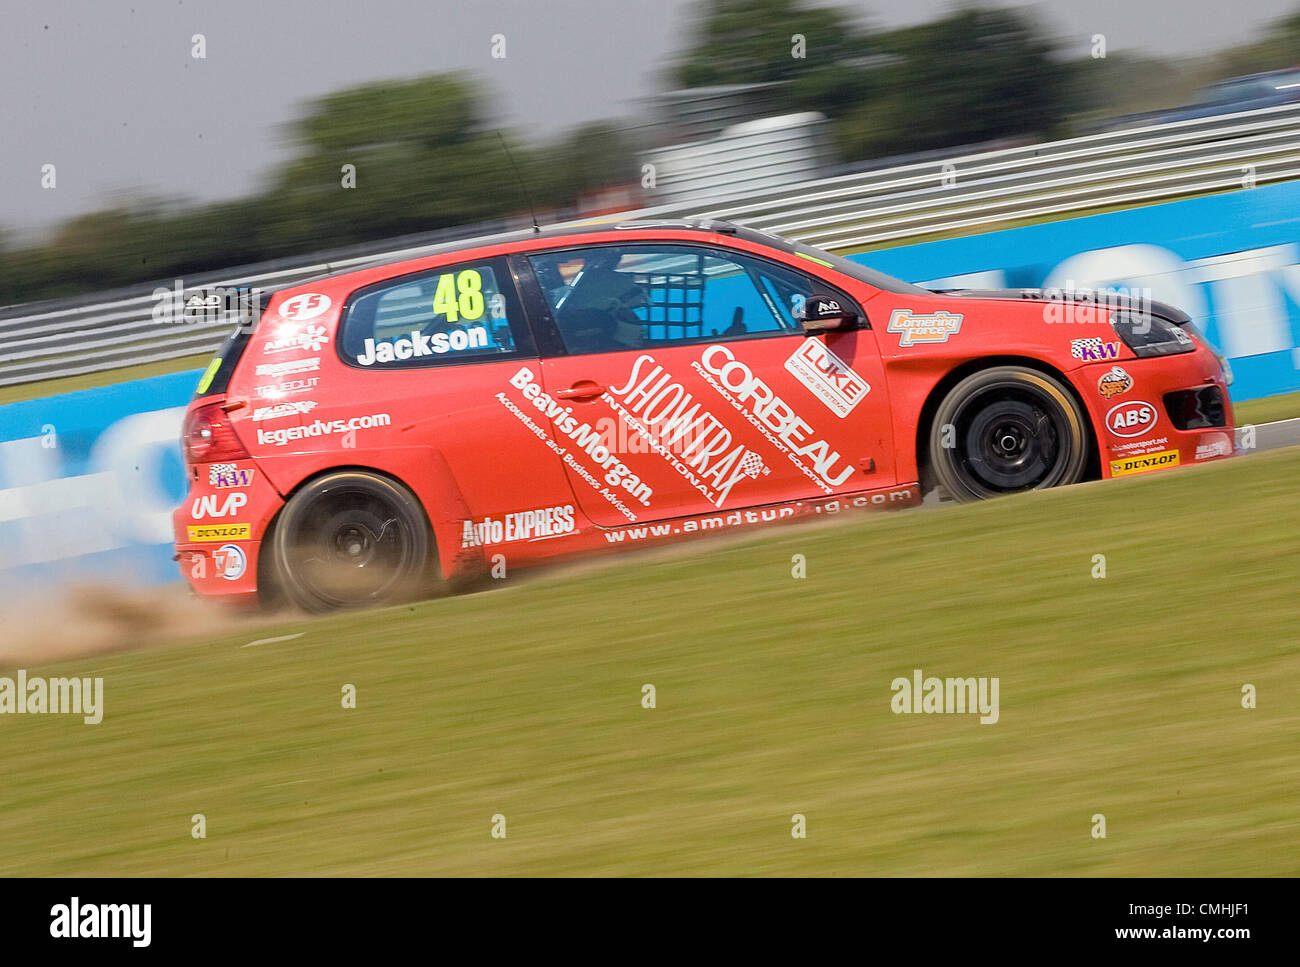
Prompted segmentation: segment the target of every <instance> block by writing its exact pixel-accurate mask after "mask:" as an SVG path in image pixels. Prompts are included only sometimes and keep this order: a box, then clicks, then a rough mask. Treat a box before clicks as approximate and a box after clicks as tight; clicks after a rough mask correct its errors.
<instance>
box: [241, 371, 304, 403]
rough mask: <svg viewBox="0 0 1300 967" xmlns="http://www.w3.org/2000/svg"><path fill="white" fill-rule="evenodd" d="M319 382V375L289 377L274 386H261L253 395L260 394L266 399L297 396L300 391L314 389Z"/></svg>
mask: <svg viewBox="0 0 1300 967" xmlns="http://www.w3.org/2000/svg"><path fill="white" fill-rule="evenodd" d="M319 383H320V377H319V376H311V377H309V378H307V379H289V380H285V381H284V382H282V383H276V384H275V385H274V386H259V387H257V388H256V389H254V390H253V395H255V396H260V397H261V398H262V399H264V400H265V399H270V400H279V399H284V397H286V396H297V395H298V394H299V393H306V392H308V391H309V390H314V389H315V388H316V386H317V385H318V384H319Z"/></svg>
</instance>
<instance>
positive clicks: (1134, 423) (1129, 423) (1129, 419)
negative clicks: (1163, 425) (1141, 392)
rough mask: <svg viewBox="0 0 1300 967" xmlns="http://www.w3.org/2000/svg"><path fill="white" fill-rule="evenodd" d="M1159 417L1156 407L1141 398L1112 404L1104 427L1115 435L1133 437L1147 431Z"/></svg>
mask: <svg viewBox="0 0 1300 967" xmlns="http://www.w3.org/2000/svg"><path fill="white" fill-rule="evenodd" d="M1157 419H1159V417H1158V415H1157V413H1156V408H1155V407H1154V406H1152V405H1151V404H1150V403H1146V402H1143V401H1142V400H1131V401H1129V402H1128V403H1120V404H1119V405H1118V406H1112V407H1111V408H1110V412H1109V413H1107V414H1106V429H1108V430H1110V432H1111V433H1113V434H1115V436H1122V437H1135V436H1141V435H1142V434H1143V433H1149V432H1150V431H1151V429H1152V428H1153V427H1154V426H1155V425H1156V420H1157Z"/></svg>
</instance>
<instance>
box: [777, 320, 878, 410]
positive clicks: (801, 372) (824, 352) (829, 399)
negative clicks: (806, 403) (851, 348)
mask: <svg viewBox="0 0 1300 967" xmlns="http://www.w3.org/2000/svg"><path fill="white" fill-rule="evenodd" d="M785 368H786V369H787V370H789V371H790V372H791V373H792V374H793V375H794V378H795V379H797V380H799V382H801V383H803V384H804V386H806V387H808V389H809V390H810V391H811V392H812V394H813V396H815V397H817V398H818V399H819V400H821V401H822V402H823V403H825V404H826V407H827V409H829V410H830V411H831V412H832V413H834V414H835V415H836V416H838V417H840V418H841V419H843V418H844V417H846V416H848V415H849V414H850V413H851V412H853V408H854V407H855V406H857V405H858V404H859V403H861V402H862V400H863V398H865V397H866V395H867V394H868V393H869V392H871V387H870V386H868V385H867V381H866V380H865V379H863V378H862V377H861V376H859V375H858V374H857V373H856V372H854V371H853V369H852V367H850V366H849V364H848V363H846V362H845V361H844V360H842V359H840V357H839V356H836V355H835V354H834V353H833V352H831V351H830V349H829V348H828V347H827V346H826V344H825V343H823V342H822V341H821V340H819V339H805V340H804V341H803V342H802V343H800V344H799V348H798V349H796V350H795V351H794V352H793V353H791V354H790V358H789V359H787V360H786V361H785Z"/></svg>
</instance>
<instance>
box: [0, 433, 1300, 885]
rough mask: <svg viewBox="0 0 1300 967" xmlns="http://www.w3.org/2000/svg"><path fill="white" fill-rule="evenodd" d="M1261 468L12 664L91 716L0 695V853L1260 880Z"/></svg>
mask: <svg viewBox="0 0 1300 967" xmlns="http://www.w3.org/2000/svg"><path fill="white" fill-rule="evenodd" d="M1298 478H1300V449H1296V450H1286V451H1278V452H1274V453H1265V454H1259V455H1254V456H1251V457H1247V458H1243V459H1239V460H1235V461H1228V462H1223V463H1218V464H1213V465H1208V466H1203V467H1193V468H1188V469H1186V470H1182V471H1179V472H1175V473H1167V474H1154V475H1148V476H1146V477H1135V478H1130V479H1124V480H1116V481H1110V482H1106V483H1102V484H1092V485H1084V486H1080V487H1076V488H1072V489H1069V490H1066V491H1054V492H1047V493H1041V494H1031V495H1027V496H1023V497H1016V498H1010V499H1006V500H1002V501H996V502H992V503H988V504H982V505H978V506H951V507H942V508H939V509H925V510H921V511H906V512H900V513H895V514H882V515H877V516H868V517H860V518H857V519H854V520H852V521H849V522H839V523H836V524H833V525H815V526H798V527H791V528H786V529H782V530H779V531H775V532H769V533H768V534H767V535H765V536H760V537H754V538H749V539H744V540H740V541H734V542H728V543H722V544H709V545H696V546H695V547H693V548H689V549H682V548H678V549H675V550H672V551H667V552H657V553H653V554H649V555H645V556H638V557H635V558H624V559H622V560H616V561H611V562H605V563H601V564H600V565H597V566H590V565H587V566H581V567H575V568H570V569H565V570H562V571H555V572H552V573H550V574H547V575H543V576H540V577H537V578H534V579H530V580H524V581H520V582H515V581H510V582H506V583H504V584H503V585H502V586H501V587H499V588H496V589H495V590H491V591H486V592H483V593H479V594H475V595H470V596H465V597H461V598H454V599H446V600H440V601H432V602H427V603H423V604H419V605H415V606H410V607H402V608H395V609H390V610H387V611H383V612H374V613H368V614H355V615H350V616H342V617H334V618H328V619H318V620H310V621H309V620H303V621H297V622H294V621H286V622H284V623H283V624H281V625H276V626H273V627H269V628H263V629H260V630H258V631H257V632H256V633H251V632H249V631H247V630H243V631H240V632H232V631H226V632H217V633H213V634H211V635H209V636H207V637H204V638H201V639H199V640H197V641H194V642H189V643H177V644H175V645H173V646H171V647H168V648H165V649H162V650H151V651H134V652H124V653H118V654H115V655H110V656H106V657H105V656H101V657H98V658H85V659H81V660H77V661H72V662H67V663H64V664H61V665H59V666H56V667H46V668H34V667H32V666H31V665H30V664H29V665H28V666H27V668H28V672H29V674H33V675H35V674H45V675H52V674H58V673H62V674H75V675H78V676H102V677H103V678H104V688H105V694H106V699H105V712H104V720H103V722H102V724H100V725H95V726H90V725H83V724H82V723H81V719H80V718H78V717H73V716H36V715H24V716H13V715H6V716H3V717H0V757H2V758H3V761H4V762H5V763H6V772H5V779H4V782H3V783H0V816H3V817H4V822H3V825H2V826H0V873H2V874H6V875H12V874H78V875H123V874H125V875H133V874H157V873H176V874H218V875H220V874H345V873H354V874H380V873H412V874H416V873H484V874H504V873H574V874H586V873H604V874H611V873H644V874H653V873H685V874H707V873H746V872H750V873H761V874H798V873H842V874H883V875H924V874H975V873H982V874H992V873H1019V874H1071V875H1088V874H1129V873H1172V874H1197V873H1201V874H1246V873H1290V874H1294V873H1297V872H1300V814H1298V813H1297V811H1296V803H1297V802H1298V801H1300V770H1298V769H1297V767H1296V749H1297V747H1298V745H1297V740H1298V739H1300V628H1298V627H1297V622H1296V618H1297V615H1298V614H1300V596H1298V595H1297V593H1296V575H1297V573H1298V572H1300V540H1297V537H1296V535H1297V534H1300V502H1298V501H1297V500H1296V480H1297V479H1298ZM796 554H802V555H804V556H805V558H806V566H807V577H806V578H803V579H795V578H793V577H792V575H791V561H792V557H793V556H794V555H796ZM1097 554H1103V555H1105V559H1106V577H1105V578H1104V579H1096V578H1094V577H1092V571H1093V568H1094V561H1093V558H1094V555H1097ZM296 633H302V637H300V638H297V639H295V640H292V641H284V642H279V643H272V644H266V645H261V646H258V647H253V648H243V647H240V646H241V645H244V644H247V643H248V642H249V641H250V640H251V639H252V638H254V637H267V636H272V635H287V634H296ZM917 668H919V669H922V670H923V671H924V672H925V674H926V675H936V676H940V677H944V676H954V677H958V676H959V677H966V676H976V677H979V676H985V677H997V678H998V679H999V681H1000V696H999V697H1000V719H999V721H998V722H997V723H996V724H991V725H981V724H979V722H978V720H977V718H978V717H977V716H975V715H895V714H893V713H892V712H891V709H890V700H891V698H892V692H891V682H892V680H893V679H894V678H896V677H910V675H911V674H912V670H913V669H917ZM7 674H12V672H7ZM646 683H650V684H653V685H654V686H655V687H656V689H657V707H656V708H654V709H645V708H642V706H641V695H642V691H641V690H642V686H643V684H646ZM1245 683H1250V684H1253V685H1254V686H1255V687H1256V688H1257V689H1258V695H1259V700H1258V701H1259V707H1258V708H1256V709H1253V710H1248V709H1243V708H1242V704H1241V689H1242V685H1243V684H1245ZM345 684H352V685H355V687H356V689H357V708H356V709H344V708H342V707H341V702H340V696H341V689H342V687H343V686H344V685H345ZM196 813H202V814H203V815H204V816H205V817H206V822H207V838H206V839H203V840H196V839H193V838H192V837H191V835H190V830H191V817H192V816H193V815H194V814H196ZM795 813H801V814H803V815H804V816H805V817H806V820H807V831H808V835H807V838H806V839H794V838H792V837H791V834H790V830H791V817H792V816H793V814H795ZM1096 813H1102V814H1104V815H1105V817H1106V823H1107V837H1106V838H1105V839H1094V838H1093V837H1092V835H1091V830H1092V817H1093V815H1094V814H1096ZM494 814H503V815H504V816H505V817H506V823H507V826H506V830H507V838H506V839H504V840H497V839H493V838H492V837H491V835H490V830H491V822H492V817H493V816H494Z"/></svg>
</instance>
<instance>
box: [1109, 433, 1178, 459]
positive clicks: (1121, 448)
mask: <svg viewBox="0 0 1300 967" xmlns="http://www.w3.org/2000/svg"><path fill="white" fill-rule="evenodd" d="M1168 445H1169V437H1167V436H1161V437H1151V438H1149V439H1146V440H1138V441H1136V442H1134V443H1118V444H1111V447H1110V452H1111V454H1112V455H1114V454H1121V453H1122V454H1124V455H1125V456H1130V457H1131V456H1133V455H1135V454H1138V453H1151V452H1152V451H1154V450H1163V449H1164V448H1165V447H1167V446H1168Z"/></svg>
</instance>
